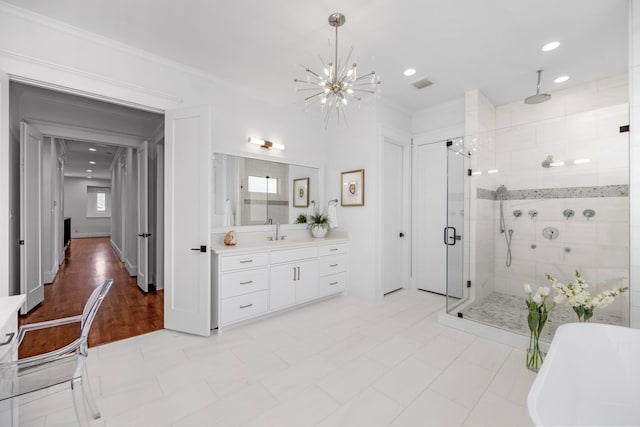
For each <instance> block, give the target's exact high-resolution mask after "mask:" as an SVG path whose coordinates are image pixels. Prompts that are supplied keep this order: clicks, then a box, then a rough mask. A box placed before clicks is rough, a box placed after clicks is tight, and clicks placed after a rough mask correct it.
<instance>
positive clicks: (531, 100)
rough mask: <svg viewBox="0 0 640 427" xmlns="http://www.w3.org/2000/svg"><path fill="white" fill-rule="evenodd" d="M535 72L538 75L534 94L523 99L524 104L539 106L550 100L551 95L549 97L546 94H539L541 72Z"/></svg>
mask: <svg viewBox="0 0 640 427" xmlns="http://www.w3.org/2000/svg"><path fill="white" fill-rule="evenodd" d="M536 72H537V73H538V85H537V89H536V94H535V95H531V96H529V97H527V98H525V99H524V103H525V104H540V103H542V102H545V101H548V100H550V99H551V95H549V94H548V93H540V76H541V75H542V70H538V71H536Z"/></svg>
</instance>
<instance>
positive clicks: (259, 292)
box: [211, 239, 348, 331]
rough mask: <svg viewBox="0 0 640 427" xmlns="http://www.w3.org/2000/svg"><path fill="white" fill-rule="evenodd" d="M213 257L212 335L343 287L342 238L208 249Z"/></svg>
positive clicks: (344, 255)
mask: <svg viewBox="0 0 640 427" xmlns="http://www.w3.org/2000/svg"><path fill="white" fill-rule="evenodd" d="M213 257H214V259H213V262H212V266H213V272H212V277H213V289H212V293H211V294H212V297H213V301H212V319H211V320H212V321H211V324H212V327H213V328H216V327H217V328H218V331H221V330H222V329H224V328H225V327H227V326H230V325H233V324H237V323H240V322H244V321H247V320H250V319H252V318H254V317H260V316H263V315H265V314H268V313H272V312H276V311H278V310H282V309H286V308H289V307H295V306H296V305H299V304H304V303H308V302H311V301H313V300H316V299H319V298H323V297H327V296H330V295H333V294H339V293H341V292H344V291H345V290H346V287H347V261H348V253H347V241H346V239H333V240H331V239H326V240H322V241H320V242H318V241H314V240H310V241H309V242H308V243H304V244H300V243H298V244H287V243H277V247H274V244H267V245H264V246H259V245H256V246H254V247H253V248H247V249H246V250H242V249H241V248H237V247H230V248H228V247H218V248H216V247H214V250H213Z"/></svg>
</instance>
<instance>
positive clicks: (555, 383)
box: [523, 323, 640, 426]
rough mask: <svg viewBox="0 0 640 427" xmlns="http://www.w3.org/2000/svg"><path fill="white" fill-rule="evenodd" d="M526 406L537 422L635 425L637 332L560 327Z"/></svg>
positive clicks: (639, 365) (638, 416) (639, 418)
mask: <svg viewBox="0 0 640 427" xmlns="http://www.w3.org/2000/svg"><path fill="white" fill-rule="evenodd" d="M523 363H524V361H523ZM527 407H528V409H529V415H530V416H531V419H532V420H533V422H534V423H535V425H536V426H629V425H632V426H639V425H640V330H638V329H630V328H625V327H621V326H612V325H603V324H597V323H568V324H565V325H562V326H560V327H559V328H558V330H557V331H556V334H555V337H554V338H553V342H552V343H551V347H550V348H549V353H548V354H547V357H546V358H545V360H544V363H543V364H542V367H541V368H540V371H539V372H538V375H537V377H536V379H535V381H534V383H533V385H532V386H531V389H530V390H529V396H528V398H527Z"/></svg>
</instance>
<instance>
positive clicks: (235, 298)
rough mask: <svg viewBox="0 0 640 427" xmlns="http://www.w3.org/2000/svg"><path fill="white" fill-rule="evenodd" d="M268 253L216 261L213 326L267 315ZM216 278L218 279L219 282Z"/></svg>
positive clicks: (250, 254)
mask: <svg viewBox="0 0 640 427" xmlns="http://www.w3.org/2000/svg"><path fill="white" fill-rule="evenodd" d="M268 257H269V254H268V253H267V252H266V251H263V252H252V253H247V254H239V255H229V256H220V257H217V259H214V263H213V264H214V268H217V269H218V274H217V275H215V276H214V287H213V292H212V295H213V296H214V304H212V306H211V307H212V312H213V319H212V320H215V323H214V326H215V325H218V326H224V325H228V324H232V323H235V322H238V321H241V320H245V319H249V318H251V317H254V316H259V315H261V314H264V313H266V312H267V306H268V296H267V288H268V286H269V267H268ZM216 279H217V280H216Z"/></svg>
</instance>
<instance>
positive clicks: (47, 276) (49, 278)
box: [42, 265, 58, 283]
mask: <svg viewBox="0 0 640 427" xmlns="http://www.w3.org/2000/svg"><path fill="white" fill-rule="evenodd" d="M56 274H58V266H57V265H56V266H54V267H53V270H49V271H45V272H44V274H43V275H42V281H43V283H53V280H54V279H55V278H56Z"/></svg>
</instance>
